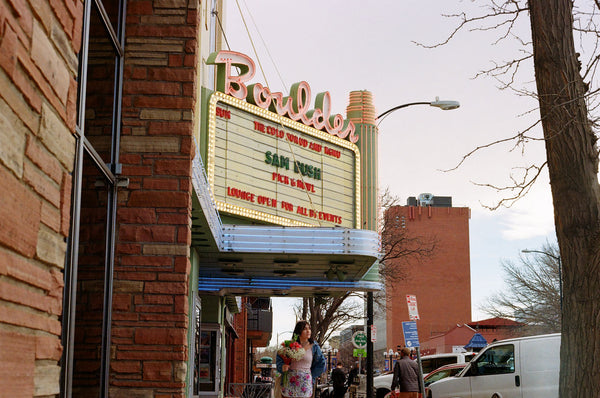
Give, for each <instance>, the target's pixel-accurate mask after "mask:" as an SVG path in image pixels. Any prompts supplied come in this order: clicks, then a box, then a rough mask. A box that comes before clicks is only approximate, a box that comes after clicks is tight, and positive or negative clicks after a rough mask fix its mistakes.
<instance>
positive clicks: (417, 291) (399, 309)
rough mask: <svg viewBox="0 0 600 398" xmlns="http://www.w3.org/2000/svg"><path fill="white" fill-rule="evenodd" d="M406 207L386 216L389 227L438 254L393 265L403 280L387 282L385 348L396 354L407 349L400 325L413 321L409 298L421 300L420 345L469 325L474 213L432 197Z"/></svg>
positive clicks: (413, 201)
mask: <svg viewBox="0 0 600 398" xmlns="http://www.w3.org/2000/svg"><path fill="white" fill-rule="evenodd" d="M424 195H430V196H428V197H425V198H423V196H424ZM427 198H429V199H427ZM408 202H409V205H407V206H393V207H391V208H390V209H389V210H388V211H387V213H386V217H387V220H388V222H392V223H394V224H395V227H396V228H398V229H397V231H398V233H406V234H407V236H410V237H418V238H419V239H420V240H421V241H422V242H424V243H425V244H429V245H433V247H434V249H433V252H432V253H431V255H429V256H425V257H420V258H402V259H395V260H391V261H392V262H393V263H394V262H395V263H396V264H394V265H393V266H394V267H395V266H396V265H397V266H398V267H399V269H401V270H402V273H403V275H404V278H403V279H402V280H398V279H396V278H393V281H394V282H393V283H392V282H390V281H389V280H388V281H386V301H387V316H386V337H387V346H388V348H394V349H395V348H396V346H398V345H400V346H403V345H404V337H403V335H402V322H403V321H408V320H409V316H408V308H407V303H406V295H407V294H411V295H415V296H416V298H417V305H418V311H419V316H420V320H418V321H417V328H418V332H419V341H421V342H423V341H426V340H428V339H429V338H430V337H432V336H435V335H439V334H441V333H445V332H446V331H448V330H450V329H451V328H453V327H455V326H456V325H457V324H464V323H467V322H469V321H470V320H471V278H470V260H469V218H470V210H469V209H468V208H466V207H452V205H451V198H448V197H435V196H433V195H431V194H422V195H421V196H420V199H419V200H417V199H415V198H409V201H408ZM393 263H392V264H393Z"/></svg>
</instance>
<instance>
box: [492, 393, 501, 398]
mask: <svg viewBox="0 0 600 398" xmlns="http://www.w3.org/2000/svg"><path fill="white" fill-rule="evenodd" d="M492 398H500V396H499V395H498V394H494V395H492Z"/></svg>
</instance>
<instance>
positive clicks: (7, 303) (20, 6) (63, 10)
mask: <svg viewBox="0 0 600 398" xmlns="http://www.w3.org/2000/svg"><path fill="white" fill-rule="evenodd" d="M0 7H1V8H2V12H0V32H1V33H0V185H1V186H2V192H1V193H0V395H2V396H7V397H35V396H53V395H55V394H58V393H59V382H60V367H59V365H58V361H59V359H60V357H61V354H62V346H61V343H60V335H61V324H60V321H59V319H60V318H59V317H60V315H61V313H62V297H63V284H64V282H63V280H64V275H63V270H64V263H65V251H66V243H65V238H66V237H67V235H68V232H69V222H70V206H71V202H70V201H71V174H70V173H71V171H72V170H73V162H74V153H75V139H74V136H73V133H74V131H75V113H76V109H75V101H76V97H77V80H76V71H77V65H76V63H77V52H78V51H79V49H80V48H79V47H80V35H81V33H80V32H81V24H82V11H83V4H82V3H81V2H80V1H76V0H64V1H62V0H58V1H56V2H53V3H52V6H50V4H49V3H48V2H45V1H43V0H42V1H41V2H36V3H35V5H34V4H31V3H29V2H20V1H1V2H0Z"/></svg>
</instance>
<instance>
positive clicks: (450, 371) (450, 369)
mask: <svg viewBox="0 0 600 398" xmlns="http://www.w3.org/2000/svg"><path fill="white" fill-rule="evenodd" d="M466 366H467V364H466V363H453V364H450V365H444V366H442V367H440V368H437V369H436V370H434V371H433V372H431V373H429V374H428V375H427V376H425V378H424V379H423V383H424V384H425V397H427V398H431V393H430V391H429V385H430V384H432V383H434V382H436V381H438V380H442V379H445V378H446V377H452V376H456V375H457V374H458V372H460V371H461V370H463V369H464V368H465V367H466Z"/></svg>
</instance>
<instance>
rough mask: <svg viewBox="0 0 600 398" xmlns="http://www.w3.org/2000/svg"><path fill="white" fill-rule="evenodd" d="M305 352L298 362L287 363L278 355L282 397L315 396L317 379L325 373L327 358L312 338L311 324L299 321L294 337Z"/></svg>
mask: <svg viewBox="0 0 600 398" xmlns="http://www.w3.org/2000/svg"><path fill="white" fill-rule="evenodd" d="M292 340H294V342H295V343H299V344H300V346H301V347H302V349H303V350H304V355H303V356H302V357H301V358H300V359H297V360H292V361H287V362H288V363H286V361H285V360H284V358H283V357H282V356H281V355H280V354H279V353H278V354H277V360H276V363H277V371H278V372H280V373H282V374H283V375H284V377H282V385H281V395H282V396H283V397H284V398H309V397H312V395H313V390H314V384H315V381H316V380H317V378H318V377H319V376H320V375H321V374H322V373H323V372H324V371H325V357H324V356H323V352H322V351H321V348H320V347H319V345H318V344H317V342H315V341H314V340H313V338H312V336H311V330H310V324H309V323H308V322H307V321H298V322H297V323H296V327H295V328H294V334H293V337H292Z"/></svg>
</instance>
